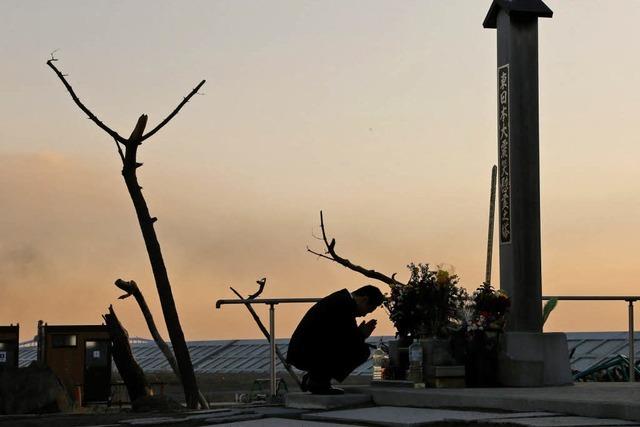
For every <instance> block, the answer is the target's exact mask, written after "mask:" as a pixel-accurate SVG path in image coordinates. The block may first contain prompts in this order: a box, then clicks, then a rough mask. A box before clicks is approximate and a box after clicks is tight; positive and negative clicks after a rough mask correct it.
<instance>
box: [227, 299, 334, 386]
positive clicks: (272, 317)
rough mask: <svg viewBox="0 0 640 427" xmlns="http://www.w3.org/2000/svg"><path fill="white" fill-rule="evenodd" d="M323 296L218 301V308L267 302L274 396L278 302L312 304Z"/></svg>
mask: <svg viewBox="0 0 640 427" xmlns="http://www.w3.org/2000/svg"><path fill="white" fill-rule="evenodd" d="M320 300H321V298H256V299H243V300H240V299H221V300H218V301H216V308H220V307H221V306H223V305H227V304H243V305H244V304H266V305H268V306H269V337H270V339H269V361H270V363H269V392H270V394H271V397H272V398H274V397H275V396H276V394H277V393H278V390H277V388H276V387H277V381H276V309H275V306H276V305H278V304H311V303H316V302H318V301H320Z"/></svg>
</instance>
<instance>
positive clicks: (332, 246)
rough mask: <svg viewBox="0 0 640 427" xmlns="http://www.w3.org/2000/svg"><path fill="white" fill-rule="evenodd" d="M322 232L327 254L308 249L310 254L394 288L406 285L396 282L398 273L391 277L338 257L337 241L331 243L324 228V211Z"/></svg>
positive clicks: (321, 218) (321, 225) (321, 224)
mask: <svg viewBox="0 0 640 427" xmlns="http://www.w3.org/2000/svg"><path fill="white" fill-rule="evenodd" d="M320 230H321V231H322V241H323V242H324V245H325V247H326V249H327V250H326V251H325V253H323V254H322V253H319V252H316V251H313V250H311V249H309V248H307V251H308V252H311V253H312V254H314V255H317V256H319V257H321V258H325V259H328V260H330V261H334V262H337V263H338V264H340V265H341V266H343V267H346V268H348V269H349V270H352V271H355V272H356V273H360V274H362V275H363V276H366V277H368V278H370V279H375V280H379V281H381V282H384V283H386V284H387V285H389V286H391V287H393V286H397V285H404V283H402V282H399V281H397V280H396V273H393V274H392V275H391V277H389V276H387V275H385V274H382V273H380V272H378V271H375V270H371V269H367V268H364V267H361V266H359V265H356V264H354V263H352V262H351V261H349V260H348V259H346V258H343V257H341V256H340V255H338V254H337V253H336V239H331V242H329V239H328V238H327V233H326V231H325V228H324V218H323V216H322V211H320Z"/></svg>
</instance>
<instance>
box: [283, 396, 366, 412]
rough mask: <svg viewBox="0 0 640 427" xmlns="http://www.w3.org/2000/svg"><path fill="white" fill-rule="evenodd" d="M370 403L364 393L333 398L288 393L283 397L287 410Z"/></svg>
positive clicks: (331, 407) (332, 407)
mask: <svg viewBox="0 0 640 427" xmlns="http://www.w3.org/2000/svg"><path fill="white" fill-rule="evenodd" d="M367 403H371V396H370V395H369V394H366V393H362V394H361V393H345V394H340V395H335V396H326V395H318V394H311V393H288V394H287V395H286V397H285V406H286V407H287V408H298V409H336V408H346V407H350V406H351V407H352V406H357V405H363V404H367Z"/></svg>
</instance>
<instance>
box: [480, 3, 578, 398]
mask: <svg viewBox="0 0 640 427" xmlns="http://www.w3.org/2000/svg"><path fill="white" fill-rule="evenodd" d="M552 15H553V12H552V11H551V9H549V8H548V7H547V6H546V5H545V4H544V3H543V2H542V0H493V2H492V4H491V7H490V8H489V12H488V13H487V16H486V18H485V20H484V23H483V26H484V27H485V28H496V29H497V41H498V43H497V45H498V55H497V56H498V65H497V98H498V110H497V118H498V174H499V175H498V177H499V178H498V199H499V209H498V212H499V213H498V224H499V231H498V235H499V236H500V239H499V241H500V288H501V289H503V290H504V291H505V292H507V294H508V295H509V297H510V298H511V313H510V316H509V319H508V324H507V332H506V333H505V337H504V338H505V339H504V340H503V343H502V344H503V345H502V350H501V353H500V372H499V377H500V381H501V383H502V384H503V385H507V386H540V385H545V384H565V383H570V382H571V372H570V369H569V361H568V350H567V347H566V337H565V336H564V334H543V333H542V285H541V261H540V258H541V256H540V167H539V163H540V162H539V142H538V18H539V17H545V18H551V16H552ZM563 346H564V347H563ZM556 354H557V356H556Z"/></svg>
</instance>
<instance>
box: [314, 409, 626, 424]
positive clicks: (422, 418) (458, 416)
mask: <svg viewBox="0 0 640 427" xmlns="http://www.w3.org/2000/svg"><path fill="white" fill-rule="evenodd" d="M556 415H558V414H551V413H546V412H535V413H532V412H528V413H526V414H525V413H499V412H481V411H455V410H450V409H426V408H401V407H394V406H376V407H372V408H359V409H347V410H341V411H329V412H319V413H313V414H304V415H302V418H303V419H306V420H316V421H336V422H353V423H364V424H367V425H380V426H389V427H416V426H424V425H428V424H432V423H445V422H449V423H451V422H456V421H459V422H465V421H468V422H478V421H482V420H486V421H489V420H501V419H504V420H507V421H512V420H513V419H519V418H522V419H536V418H548V419H551V418H555V416H556ZM623 422H624V421H623ZM545 425H552V424H545Z"/></svg>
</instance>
